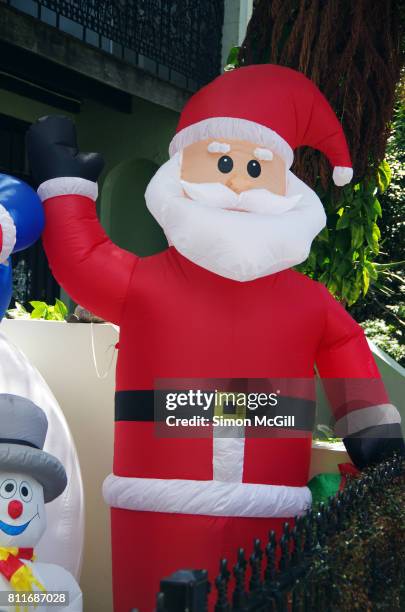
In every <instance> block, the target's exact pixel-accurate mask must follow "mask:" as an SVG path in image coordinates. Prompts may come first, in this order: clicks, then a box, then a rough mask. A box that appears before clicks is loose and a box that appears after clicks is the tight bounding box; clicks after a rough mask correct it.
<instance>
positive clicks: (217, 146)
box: [208, 141, 231, 153]
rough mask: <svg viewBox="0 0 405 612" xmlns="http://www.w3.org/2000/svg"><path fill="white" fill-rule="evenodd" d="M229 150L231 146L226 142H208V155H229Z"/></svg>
mask: <svg viewBox="0 0 405 612" xmlns="http://www.w3.org/2000/svg"><path fill="white" fill-rule="evenodd" d="M230 150H231V145H229V144H227V143H226V142H216V141H214V142H210V144H209V145H208V152H209V153H229V151H230Z"/></svg>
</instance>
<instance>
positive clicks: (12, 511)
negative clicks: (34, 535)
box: [8, 499, 23, 519]
mask: <svg viewBox="0 0 405 612" xmlns="http://www.w3.org/2000/svg"><path fill="white" fill-rule="evenodd" d="M22 512H23V505H22V503H21V502H20V501H18V499H13V501H11V502H10V503H9V504H8V514H9V516H11V518H13V519H16V518H18V517H19V516H21V515H22Z"/></svg>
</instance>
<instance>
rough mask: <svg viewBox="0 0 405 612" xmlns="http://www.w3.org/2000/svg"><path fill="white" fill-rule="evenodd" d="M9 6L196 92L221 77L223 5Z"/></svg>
mask: <svg viewBox="0 0 405 612" xmlns="http://www.w3.org/2000/svg"><path fill="white" fill-rule="evenodd" d="M6 1H7V4H9V5H10V6H12V7H14V8H15V9H17V10H20V11H22V12H24V13H27V14H29V15H31V16H33V17H35V18H37V19H39V20H41V21H43V22H45V23H47V24H48V25H51V26H54V27H56V28H58V29H59V30H62V31H63V32H66V33H67V34H70V35H72V36H75V37H76V38H79V39H81V40H82V41H84V42H85V43H87V44H89V45H93V46H95V47H98V48H99V49H101V50H103V51H105V52H107V53H111V54H113V55H115V56H117V57H119V58H120V59H122V60H124V61H126V62H129V63H131V64H133V65H135V66H137V67H139V68H142V69H144V70H146V71H148V72H152V73H153V74H155V75H157V76H158V77H160V78H162V79H163V80H166V81H170V82H172V83H174V84H175V85H178V86H180V87H184V88H185V89H188V90H191V91H194V90H195V89H197V88H198V87H200V86H202V85H204V84H205V83H208V82H209V81H210V80H212V79H213V78H214V77H215V76H217V75H218V74H219V72H220V62H221V41H222V26H223V20H224V0H6Z"/></svg>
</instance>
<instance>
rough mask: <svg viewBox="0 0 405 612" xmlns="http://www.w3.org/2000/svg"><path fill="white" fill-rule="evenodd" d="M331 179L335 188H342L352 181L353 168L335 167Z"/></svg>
mask: <svg viewBox="0 0 405 612" xmlns="http://www.w3.org/2000/svg"><path fill="white" fill-rule="evenodd" d="M332 178H333V182H334V183H335V185H337V187H343V186H344V185H347V184H348V183H350V181H351V180H352V178H353V168H349V167H347V166H335V167H334V169H333V174H332Z"/></svg>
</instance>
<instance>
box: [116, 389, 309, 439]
mask: <svg viewBox="0 0 405 612" xmlns="http://www.w3.org/2000/svg"><path fill="white" fill-rule="evenodd" d="M170 392H172V391H170ZM165 393H166V392H165V391H160V390H159V391H152V390H141V391H139V390H136V391H117V392H116V393H115V420H116V421H138V422H157V421H163V420H164V419H165V418H166V417H167V416H168V415H174V416H176V417H179V418H189V417H190V416H191V410H190V407H180V406H179V407H177V408H176V409H175V410H174V411H170V412H169V411H167V410H166V409H165V408H164V406H163V400H164V397H165ZM315 406H316V403H315V401H314V400H309V399H305V398H297V397H283V396H280V397H279V398H278V403H277V406H259V407H258V408H256V409H255V410H246V416H248V417H253V416H257V417H259V418H260V417H263V416H266V417H268V418H273V417H275V416H277V415H280V416H294V429H299V430H303V431H312V430H313V428H314V424H315ZM232 408H233V406H232V405H231V406H229V405H228V406H226V407H225V409H224V410H223V411H222V413H221V414H222V415H223V416H224V417H225V418H226V417H230V416H232V415H235V409H232ZM193 414H197V413H196V412H193ZM198 414H199V415H200V416H205V417H208V418H211V417H212V416H213V414H214V413H213V410H207V411H204V412H203V411H202V410H200V411H199V412H198ZM215 414H217V413H215Z"/></svg>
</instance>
